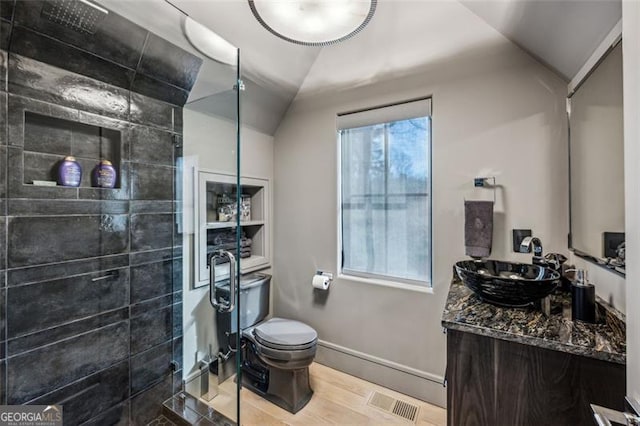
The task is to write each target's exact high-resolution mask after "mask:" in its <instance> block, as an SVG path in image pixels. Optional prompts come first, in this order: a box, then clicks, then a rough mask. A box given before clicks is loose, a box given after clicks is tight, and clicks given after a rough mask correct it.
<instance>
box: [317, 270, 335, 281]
mask: <svg viewBox="0 0 640 426" xmlns="http://www.w3.org/2000/svg"><path fill="white" fill-rule="evenodd" d="M316 275H320V276H323V277H327V278H329V281H330V282H331V281H333V274H332V273H331V272H324V271H320V270H318V271H316Z"/></svg>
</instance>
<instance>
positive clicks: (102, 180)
mask: <svg viewBox="0 0 640 426" xmlns="http://www.w3.org/2000/svg"><path fill="white" fill-rule="evenodd" d="M92 178H93V182H92V183H93V186H95V187H98V188H113V187H114V186H116V169H115V168H114V167H113V165H111V161H107V160H102V161H100V162H99V163H98V165H96V166H95V167H94V169H93V175H92Z"/></svg>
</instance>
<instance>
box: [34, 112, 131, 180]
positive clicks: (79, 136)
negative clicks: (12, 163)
mask: <svg viewBox="0 0 640 426" xmlns="http://www.w3.org/2000/svg"><path fill="white" fill-rule="evenodd" d="M121 153H122V137H121V133H120V131H118V130H113V129H108V128H105V127H100V126H94V125H90V124H84V123H80V122H74V121H69V120H64V119H60V118H56V117H49V116H46V115H41V114H36V113H33V112H30V111H25V115H24V151H23V165H24V169H23V170H24V173H23V182H22V183H23V184H24V185H33V182H34V181H36V180H43V181H56V180H57V174H58V166H59V164H60V162H61V161H62V160H63V159H64V157H65V156H68V155H71V156H73V157H75V158H76V161H77V162H78V163H79V164H80V166H81V167H82V180H81V182H80V188H91V174H92V171H93V168H94V167H95V166H96V164H98V162H99V161H100V160H101V159H105V160H109V161H111V163H112V164H113V167H114V168H115V169H116V172H117V179H116V186H115V188H114V189H119V188H120V187H121V179H120V170H121V167H120V164H121V158H122V155H121ZM71 189H74V188H71ZM95 189H97V190H102V191H108V190H113V189H111V188H108V189H105V188H95Z"/></svg>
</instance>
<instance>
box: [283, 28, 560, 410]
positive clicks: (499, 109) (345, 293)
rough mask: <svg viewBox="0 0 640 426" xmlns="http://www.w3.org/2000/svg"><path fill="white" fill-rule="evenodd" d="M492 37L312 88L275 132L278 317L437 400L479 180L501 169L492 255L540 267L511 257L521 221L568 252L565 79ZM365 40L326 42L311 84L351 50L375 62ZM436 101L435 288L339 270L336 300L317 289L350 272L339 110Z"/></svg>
mask: <svg viewBox="0 0 640 426" xmlns="http://www.w3.org/2000/svg"><path fill="white" fill-rule="evenodd" d="M487 31H488V32H489V33H490V34H489V36H488V37H487V39H485V41H486V40H490V41H491V43H488V44H483V45H480V46H475V48H474V49H472V50H469V51H465V52H458V54H457V55H455V56H451V57H447V58H443V59H442V60H441V61H437V62H432V63H429V64H426V65H424V66H423V67H421V69H419V70H413V71H412V74H410V75H407V76H405V77H397V78H390V79H386V80H377V81H374V82H373V83H371V82H370V84H367V85H360V86H359V87H358V85H354V86H351V87H349V86H348V85H347V84H345V85H343V86H342V87H341V88H340V89H334V90H331V89H325V90H319V89H318V90H314V91H313V93H310V94H306V95H305V94H304V93H301V94H299V95H298V98H297V99H296V100H295V101H294V103H293V104H292V107H291V108H290V110H289V111H288V113H287V116H286V117H285V119H284V121H283V122H282V124H281V126H280V127H279V129H278V131H277V133H276V135H275V168H274V170H275V180H274V206H275V210H274V218H275V220H274V222H275V229H274V235H275V249H274V254H275V259H274V271H275V274H274V283H273V286H274V293H275V303H274V311H275V312H274V315H276V316H282V317H286V318H293V319H298V320H301V321H304V322H306V323H308V324H310V325H311V326H313V327H314V328H315V329H316V330H317V331H318V334H319V338H320V339H321V344H320V348H319V352H318V360H319V361H320V362H322V363H326V364H328V365H329V366H333V367H335V368H338V369H341V370H344V371H347V372H350V373H352V374H355V375H357V376H361V377H364V378H366V379H368V380H371V381H374V382H378V383H381V384H383V385H385V386H388V387H391V388H394V389H396V390H398V391H401V392H404V393H407V394H409V395H412V396H416V397H418V398H421V399H424V400H427V401H430V402H433V403H436V404H439V405H444V404H445V398H444V393H445V391H444V388H443V387H442V383H441V381H442V378H443V376H444V373H445V357H446V351H445V340H446V339H445V335H444V334H443V333H442V328H441V326H440V318H441V314H442V309H443V307H444V300H445V297H446V294H447V291H448V288H449V283H450V281H451V277H452V266H453V264H454V262H456V261H457V260H460V259H464V258H465V256H464V247H463V229H464V228H463V200H464V198H465V197H466V198H467V199H491V198H492V193H491V191H488V190H480V191H475V192H474V190H473V178H474V177H475V176H496V181H497V184H498V185H500V186H501V187H500V189H499V190H498V193H497V204H496V213H495V225H494V244H493V253H492V257H493V258H498V259H512V260H518V261H524V262H529V261H530V255H522V254H516V253H512V252H511V229H512V228H531V229H533V233H534V235H536V236H538V237H540V238H541V239H542V241H543V243H544V245H545V250H546V251H556V252H564V253H565V254H567V243H566V236H567V232H568V211H567V210H568V209H567V205H568V204H567V199H566V198H567V193H568V192H567V191H568V188H567V178H566V177H567V173H568V170H567V164H568V163H567V161H568V160H567V139H566V123H565V121H566V119H565V114H564V105H565V104H564V98H565V96H566V83H565V82H563V81H562V80H561V79H560V78H558V77H557V76H556V75H555V74H554V73H553V72H551V71H550V70H548V69H547V68H545V67H544V66H542V65H540V64H539V63H538V62H536V61H535V60H533V59H532V58H531V57H530V56H528V55H526V54H525V53H524V52H522V51H521V50H520V49H518V48H517V47H515V46H514V45H512V44H511V43H510V42H508V41H507V40H506V39H504V38H503V37H501V36H499V35H497V34H495V32H492V31H491V30H487ZM359 40H360V39H359V38H357V39H353V40H352V41H350V42H349V43H345V44H344V45H343V46H340V48H337V49H336V50H335V52H336V55H335V56H332V52H330V51H329V50H327V52H326V55H325V54H324V53H323V55H321V56H320V57H319V59H318V60H317V61H316V63H315V64H314V67H313V68H312V70H311V72H310V74H309V76H308V77H307V78H308V79H310V80H312V81H316V80H319V81H321V80H322V76H324V75H332V74H331V73H332V70H334V69H336V70H343V69H349V67H344V64H343V63H342V61H343V58H347V57H351V58H356V57H357V58H358V61H364V63H361V62H359V64H358V66H359V67H366V61H368V60H369V59H368V56H367V55H360V54H359V53H358V51H359V49H363V48H364V47H363V45H360V44H358V43H359ZM362 40H365V39H362ZM365 41H366V40H365ZM363 43H364V42H363ZM372 60H373V61H375V60H378V62H380V61H381V59H380V58H377V59H376V58H374V59H372ZM338 72H340V71H338ZM371 75H373V71H372V74H371ZM374 80H375V79H374ZM428 95H432V96H433V250H434V273H433V291H432V292H416V291H412V290H406V289H400V288H391V287H386V286H380V285H373V284H369V283H364V282H360V281H357V280H353V279H347V278H343V277H338V278H337V279H335V280H334V282H333V284H332V287H331V288H330V291H329V293H328V294H327V295H319V294H317V293H315V292H314V291H313V290H312V288H311V285H310V280H311V277H312V274H313V273H314V271H315V270H316V269H324V270H328V271H331V272H334V273H337V272H338V255H337V250H338V243H337V232H338V231H337V215H338V205H337V185H338V182H337V158H338V152H337V146H338V145H337V141H336V130H335V120H336V114H337V113H340V112H346V111H353V110H358V109H361V108H367V107H371V106H376V105H384V104H387V103H390V102H397V101H402V100H407V99H414V98H416V97H421V96H428ZM425 261H426V260H425Z"/></svg>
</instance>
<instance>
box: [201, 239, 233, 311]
mask: <svg viewBox="0 0 640 426" xmlns="http://www.w3.org/2000/svg"><path fill="white" fill-rule="evenodd" d="M224 258H228V259H229V301H228V302H226V303H225V302H219V301H218V298H217V295H216V289H217V287H216V265H217V263H216V260H217V259H224ZM208 266H209V302H211V306H213V307H214V308H215V309H217V310H218V312H221V313H225V312H231V311H233V308H235V305H236V302H235V300H236V258H235V256H234V255H232V254H231V253H229V252H228V251H225V250H218V251H216V252H215V253H214V254H213V255H212V256H211V257H210V258H209V265H208Z"/></svg>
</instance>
